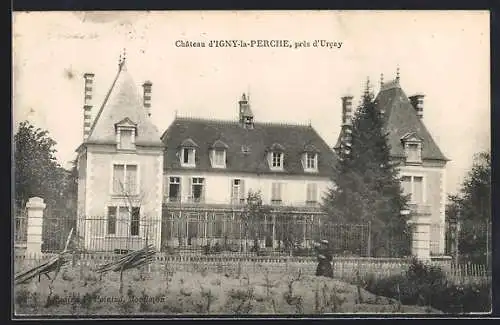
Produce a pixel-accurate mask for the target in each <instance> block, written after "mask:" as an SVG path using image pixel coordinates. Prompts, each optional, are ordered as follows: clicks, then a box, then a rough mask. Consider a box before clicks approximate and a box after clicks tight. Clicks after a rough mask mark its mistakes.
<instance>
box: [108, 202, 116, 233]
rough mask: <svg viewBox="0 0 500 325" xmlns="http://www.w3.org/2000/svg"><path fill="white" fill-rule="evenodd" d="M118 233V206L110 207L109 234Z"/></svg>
mask: <svg viewBox="0 0 500 325" xmlns="http://www.w3.org/2000/svg"><path fill="white" fill-rule="evenodd" d="M114 234H116V207H108V235H114Z"/></svg>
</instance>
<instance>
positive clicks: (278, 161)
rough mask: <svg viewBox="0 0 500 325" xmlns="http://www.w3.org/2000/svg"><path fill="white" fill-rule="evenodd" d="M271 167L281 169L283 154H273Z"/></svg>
mask: <svg viewBox="0 0 500 325" xmlns="http://www.w3.org/2000/svg"><path fill="white" fill-rule="evenodd" d="M271 166H272V167H273V168H283V153H282V152H273V153H272V160H271Z"/></svg>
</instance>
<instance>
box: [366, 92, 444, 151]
mask: <svg viewBox="0 0 500 325" xmlns="http://www.w3.org/2000/svg"><path fill="white" fill-rule="evenodd" d="M375 104H376V105H377V107H378V108H379V109H381V110H383V111H384V112H385V128H386V131H387V132H388V142H389V145H390V147H391V156H392V157H404V156H405V152H404V147H403V145H402V143H401V139H402V138H405V137H409V138H408V139H415V140H417V141H421V142H422V159H429V160H442V161H447V160H448V159H447V158H446V157H445V156H444V155H443V153H442V152H441V150H440V149H439V147H438V145H437V144H436V143H435V141H434V139H433V138H432V136H431V134H430V132H429V131H428V130H427V128H426V127H425V125H424V123H423V122H422V120H421V119H420V118H419V117H418V116H417V114H416V111H415V108H414V107H413V105H412V104H411V102H410V100H409V99H408V97H407V96H406V94H405V93H404V92H403V90H402V89H401V88H400V87H399V86H395V87H388V88H385V89H382V91H380V92H379V94H378V95H377V97H376V98H375Z"/></svg>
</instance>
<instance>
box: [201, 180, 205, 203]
mask: <svg viewBox="0 0 500 325" xmlns="http://www.w3.org/2000/svg"><path fill="white" fill-rule="evenodd" d="M201 184H202V185H201V195H200V201H201V202H205V189H206V187H207V184H206V183H205V178H202V183H201Z"/></svg>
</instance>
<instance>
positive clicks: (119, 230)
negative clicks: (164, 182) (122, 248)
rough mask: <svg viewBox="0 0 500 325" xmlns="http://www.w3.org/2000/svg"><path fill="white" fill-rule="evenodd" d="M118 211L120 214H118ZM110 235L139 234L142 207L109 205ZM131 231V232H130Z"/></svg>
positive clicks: (108, 223) (108, 224)
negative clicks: (130, 207)
mask: <svg viewBox="0 0 500 325" xmlns="http://www.w3.org/2000/svg"><path fill="white" fill-rule="evenodd" d="M117 212H118V216H117ZM107 226H108V227H107V228H108V231H107V233H108V235H116V236H121V237H126V236H129V235H130V236H139V226H140V208H139V207H132V210H129V208H128V207H124V206H121V207H116V206H110V207H108V222H107ZM129 231H130V232H129Z"/></svg>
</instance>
